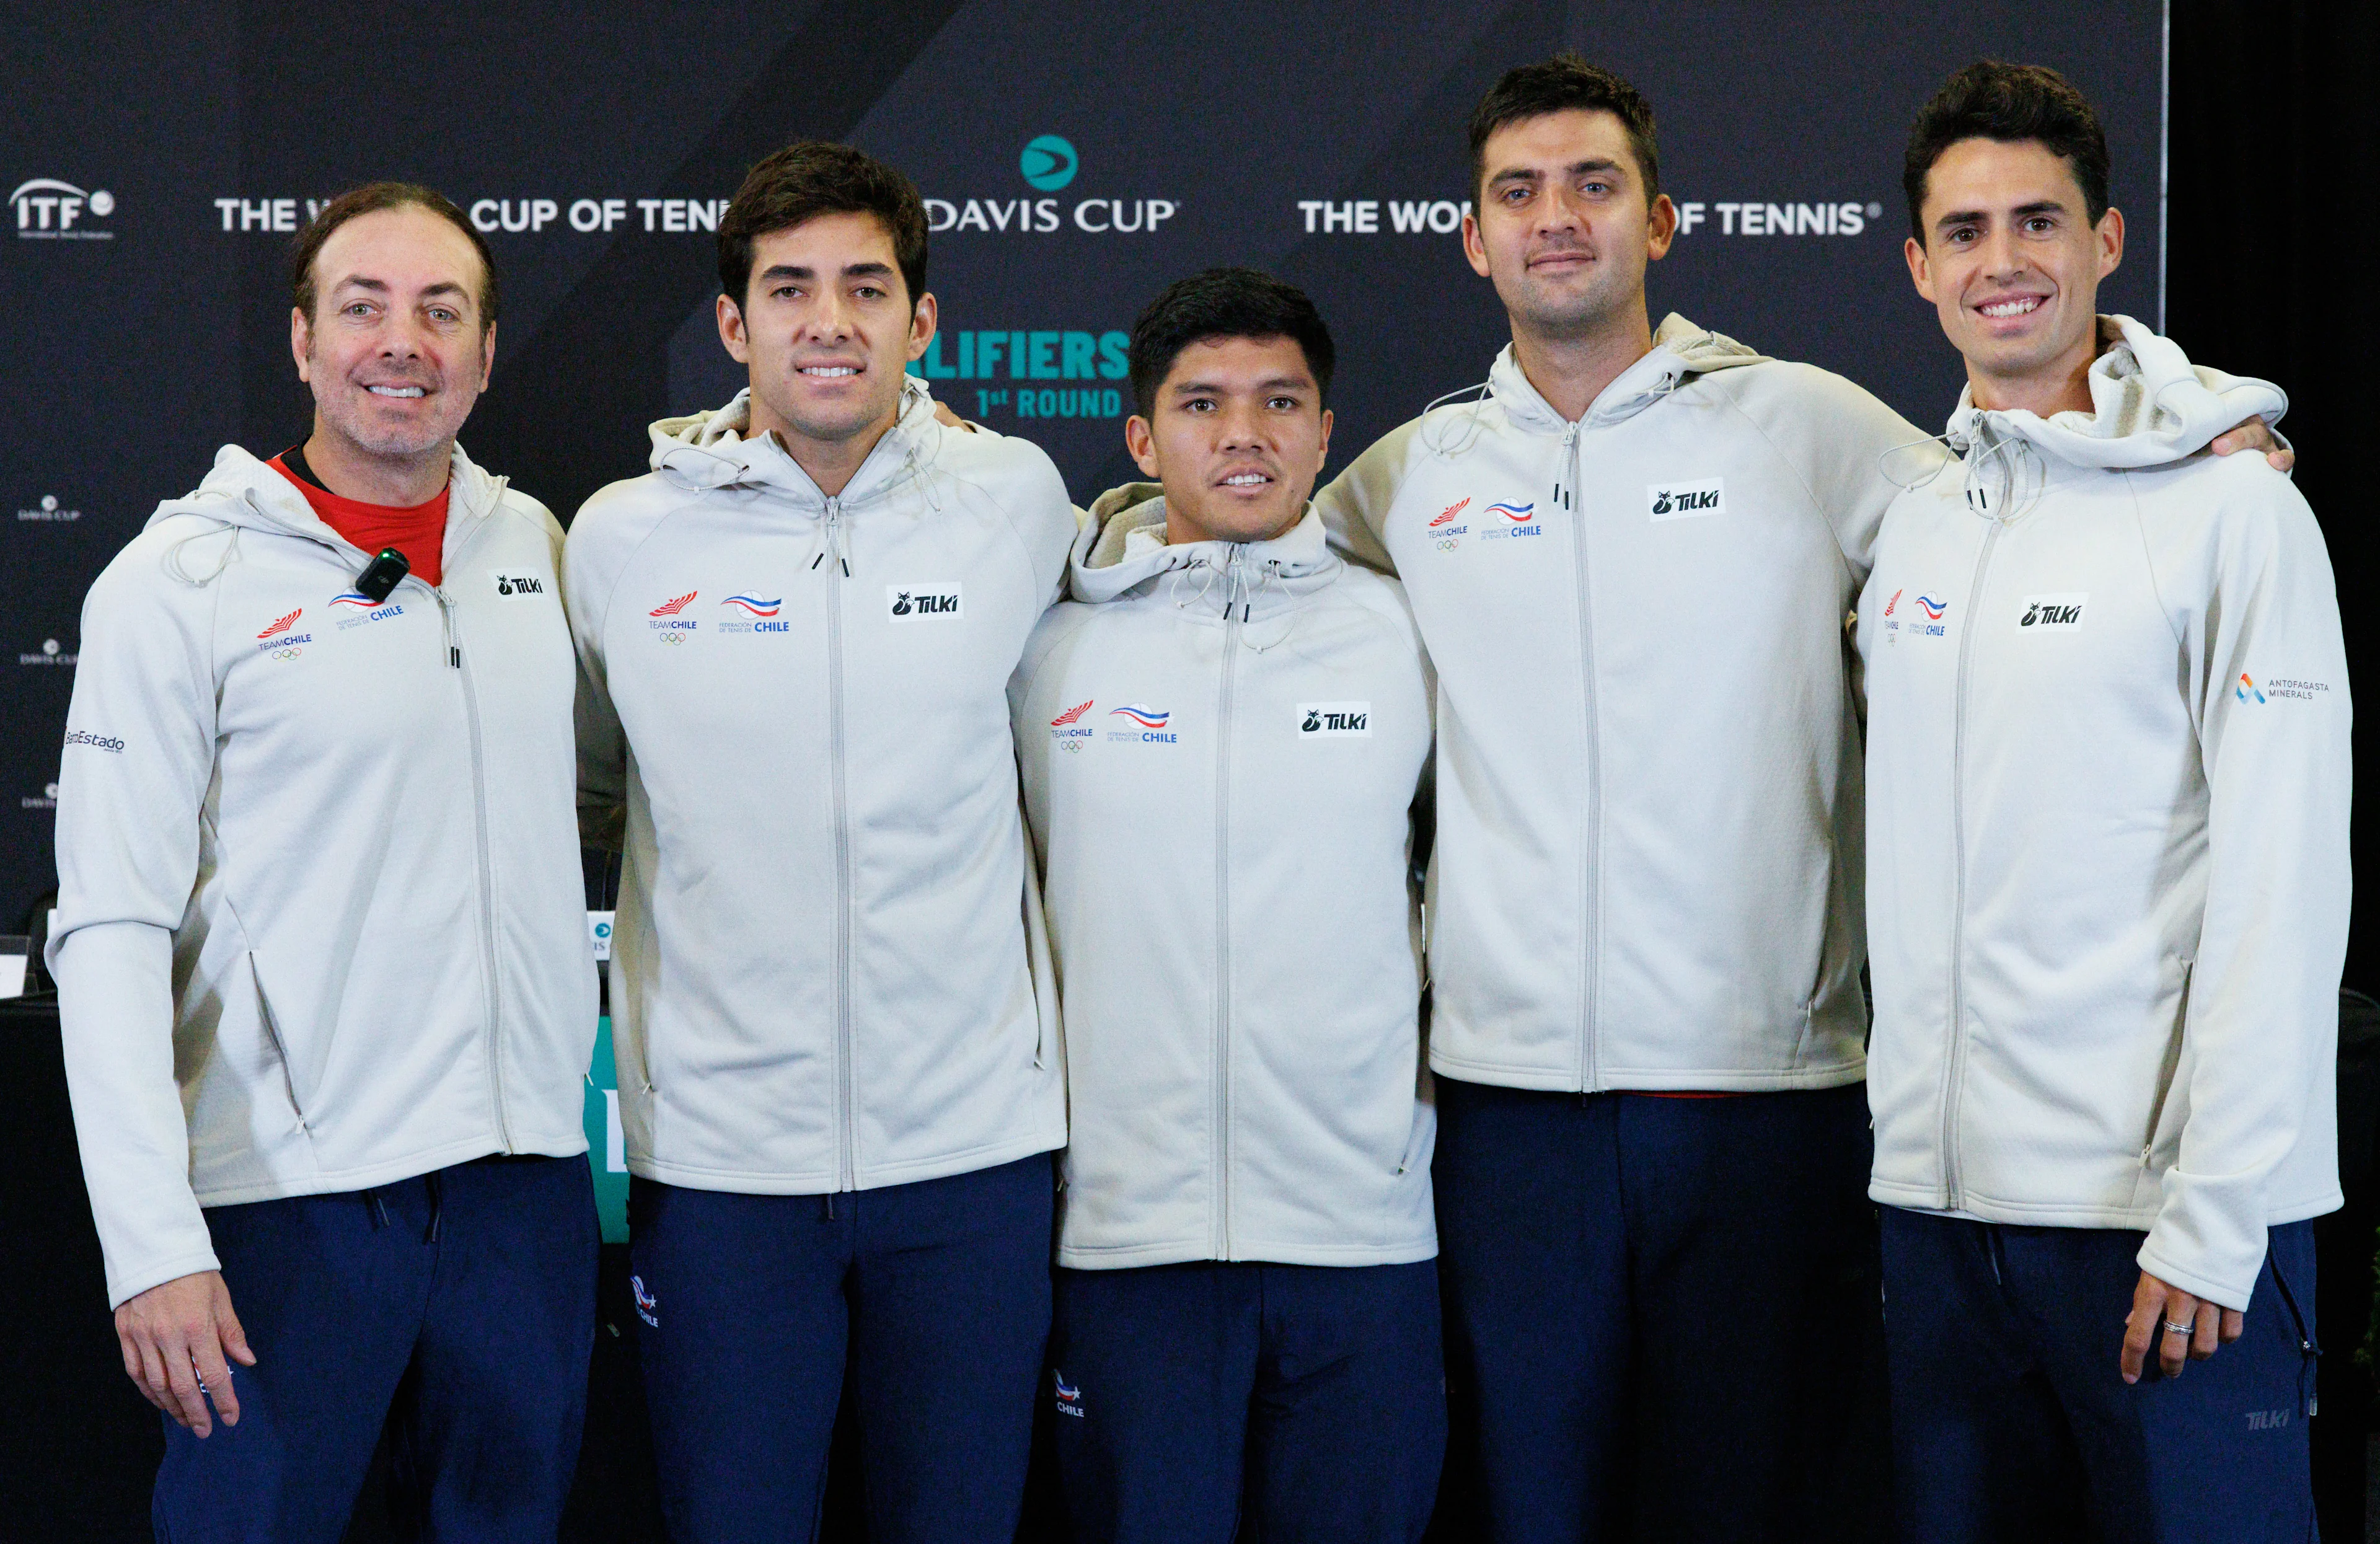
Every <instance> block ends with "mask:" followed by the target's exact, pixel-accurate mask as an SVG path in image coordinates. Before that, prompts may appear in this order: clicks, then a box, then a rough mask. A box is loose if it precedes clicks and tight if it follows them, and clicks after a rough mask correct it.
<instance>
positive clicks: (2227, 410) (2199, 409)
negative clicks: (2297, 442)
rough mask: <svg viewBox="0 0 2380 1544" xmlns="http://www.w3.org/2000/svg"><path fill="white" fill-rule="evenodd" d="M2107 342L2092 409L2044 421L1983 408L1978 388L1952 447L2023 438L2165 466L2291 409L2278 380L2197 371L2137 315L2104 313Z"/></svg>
mask: <svg viewBox="0 0 2380 1544" xmlns="http://www.w3.org/2000/svg"><path fill="white" fill-rule="evenodd" d="M2099 335H2100V337H2101V339H2102V340H2103V341H2104V342H2107V343H2109V345H2110V346H2108V347H2107V350H2106V352H2104V353H2102V354H2101V355H2100V356H2099V358H2098V359H2095V361H2093V363H2092V365H2091V372H2090V386H2091V411H2089V412H2087V413H2086V412H2083V411H2081V410H2079V409H2074V410H2070V411H2067V412H2062V413H2052V414H2051V415H2049V417H2047V418H2046V419H2045V418H2041V417H2039V416H2037V415H2035V414H2034V413H2030V412H2026V411H2024V410H2022V408H2018V409H2011V410H2009V411H1998V410H1995V409H1989V408H1984V407H1976V406H1975V402H1974V390H1973V387H1972V386H1970V387H1968V388H1967V389H1965V390H1963V391H1961V393H1960V394H1959V406H1958V407H1957V408H1956V409H1955V410H1954V411H1953V412H1952V413H1951V414H1950V425H1949V432H1947V433H1946V434H1945V435H1944V439H1945V440H1946V441H1947V442H1948V443H1949V446H1950V448H1951V449H1952V450H1955V451H1957V452H1958V453H1959V454H1960V455H1961V456H1967V454H1968V452H1969V451H1970V450H1972V449H1973V448H1975V447H1977V446H1979V445H1980V446H1983V447H1985V450H1986V452H1987V453H1988V451H1989V449H1990V447H1991V446H1992V445H1993V444H1996V443H1997V442H1998V441H2001V440H2006V439H2018V440H2023V441H2026V442H2028V443H2029V444H2032V445H2034V446H2037V447H2039V448H2040V449H2042V450H2044V451H2046V452H2048V453H2049V454H2050V455H2052V456H2056V457H2057V458H2058V459H2059V460H2062V461H2065V462H2068V463H2070V464H2072V465H2075V466H2082V467H2103V468H2128V467H2157V466H2163V465H2165V464H2166V463H2167V462H2169V461H2179V460H2180V459H2181V458H2182V457H2184V456H2194V455H2196V454H2197V453H2198V452H2200V451H2202V450H2204V449H2205V448H2206V447H2207V445H2208V444H2212V443H2213V442H2214V440H2215V437H2216V435H2218V434H2220V433H2222V432H2224V431H2225V430H2227V429H2229V428H2230V427H2231V426H2232V425H2233V424H2236V423H2239V422H2240V421H2241V420H2243V419H2248V418H2252V417H2253V418H2261V419H2264V420H2265V422H2266V423H2278V422H2279V421H2280V419H2281V415H2282V414H2283V413H2286V412H2287V411H2289V398H2288V396H2286V395H2283V393H2282V391H2281V389H2280V388H2279V387H2278V386H2276V385H2274V384H2273V383H2271V382H2269V381H2259V380H2255V379H2253V378H2248V377H2238V376H2230V375H2225V374H2223V373H2222V372H2221V371H2212V370H2199V369H2196V368H2194V367H2192V364H2191V362H2190V360H2189V359H2188V358H2187V357H2185V356H2184V355H2183V353H2182V351H2181V349H2180V346H2178V345H2177V344H2175V343H2174V342H2173V340H2172V339H2170V338H2166V337H2160V336H2158V335H2157V334H2155V333H2154V332H2151V331H2150V330H2149V329H2148V328H2146V327H2144V326H2143V325H2142V324H2141V323H2139V322H2135V321H2133V320H2132V319H2131V317H2129V316H2102V317H2101V318H2099Z"/></svg>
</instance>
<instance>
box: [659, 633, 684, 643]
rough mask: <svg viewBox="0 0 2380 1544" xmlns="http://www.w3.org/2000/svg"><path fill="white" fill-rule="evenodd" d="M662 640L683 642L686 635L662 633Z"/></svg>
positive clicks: (665, 641)
mask: <svg viewBox="0 0 2380 1544" xmlns="http://www.w3.org/2000/svg"><path fill="white" fill-rule="evenodd" d="M685 641H686V635H685V634H684V633H663V634H662V642H663V643H684V642H685Z"/></svg>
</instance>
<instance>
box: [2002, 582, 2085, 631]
mask: <svg viewBox="0 0 2380 1544" xmlns="http://www.w3.org/2000/svg"><path fill="white" fill-rule="evenodd" d="M2090 599H2091V596H2090V593H2089V592H2088V591H2087V590H2085V591H2077V592H2074V593H2071V594H2060V595H2028V596H2026V597H2025V598H2024V614H2023V615H2022V616H2021V617H2019V618H2017V624H2016V625H2017V626H2020V627H2079V626H2083V602H2087V601H2088V600H2090Z"/></svg>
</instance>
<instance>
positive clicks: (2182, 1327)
mask: <svg viewBox="0 0 2380 1544" xmlns="http://www.w3.org/2000/svg"><path fill="white" fill-rule="evenodd" d="M2165 1332H2166V1333H2167V1334H2168V1335H2187V1334H2190V1333H2191V1332H2192V1326H2190V1325H2188V1324H2177V1323H2175V1322H2174V1321H2173V1320H2172V1319H2167V1320H2166V1321H2165Z"/></svg>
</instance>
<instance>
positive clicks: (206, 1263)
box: [107, 1227, 223, 1313]
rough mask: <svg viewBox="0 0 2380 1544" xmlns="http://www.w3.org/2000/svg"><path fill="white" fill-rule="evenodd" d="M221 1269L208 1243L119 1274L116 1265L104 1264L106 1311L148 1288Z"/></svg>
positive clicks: (113, 1308)
mask: <svg viewBox="0 0 2380 1544" xmlns="http://www.w3.org/2000/svg"><path fill="white" fill-rule="evenodd" d="M204 1231H205V1230H204V1228H203V1227H202V1228H201V1229H200V1232H201V1233H203V1232H204ZM222 1269H223V1262H222V1261H220V1260H218V1259H216V1258H215V1251H214V1247H213V1246H212V1245H211V1244H207V1245H202V1246H200V1247H199V1248H197V1249H192V1250H188V1251H186V1252H184V1253H181V1254H176V1255H168V1256H167V1257H165V1258H163V1259H158V1260H144V1261H142V1262H141V1263H140V1266H139V1267H137V1268H128V1269H127V1270H121V1271H119V1270H117V1269H116V1265H115V1261H114V1260H110V1261H108V1264H107V1307H108V1311H109V1312H111V1313H113V1312H114V1311H115V1310H116V1309H117V1308H120V1307H124V1305H125V1304H127V1303H129V1302H130V1301H132V1299H134V1298H135V1297H138V1296H140V1295H141V1294H142V1293H144V1292H147V1291H148V1290H149V1289H150V1288H151V1287H160V1286H164V1284H165V1283H167V1282H172V1281H178V1280H180V1279H181V1278H182V1277H184V1276H190V1275H195V1274H197V1273H198V1272H199V1271H201V1270H222Z"/></svg>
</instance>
